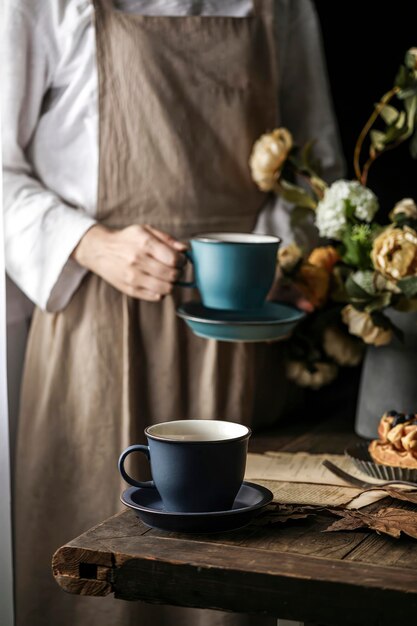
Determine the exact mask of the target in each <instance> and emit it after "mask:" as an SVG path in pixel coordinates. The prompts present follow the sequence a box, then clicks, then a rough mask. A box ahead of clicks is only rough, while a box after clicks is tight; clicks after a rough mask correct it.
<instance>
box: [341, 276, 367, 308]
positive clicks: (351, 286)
mask: <svg viewBox="0 0 417 626" xmlns="http://www.w3.org/2000/svg"><path fill="white" fill-rule="evenodd" d="M346 291H347V294H348V296H349V298H351V299H352V300H353V301H358V302H367V301H368V300H369V299H370V296H369V293H367V292H366V291H365V289H363V288H362V287H361V286H360V285H358V283H357V282H356V281H355V280H354V278H353V275H350V276H349V278H348V279H347V281H346Z"/></svg>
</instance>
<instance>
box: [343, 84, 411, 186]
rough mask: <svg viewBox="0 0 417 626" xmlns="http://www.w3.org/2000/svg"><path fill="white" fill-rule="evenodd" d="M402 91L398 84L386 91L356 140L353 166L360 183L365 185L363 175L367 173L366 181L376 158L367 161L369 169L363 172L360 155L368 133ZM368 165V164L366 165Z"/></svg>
mask: <svg viewBox="0 0 417 626" xmlns="http://www.w3.org/2000/svg"><path fill="white" fill-rule="evenodd" d="M399 91H400V88H399V87H398V86H396V87H393V88H392V89H391V90H390V91H388V93H386V94H385V95H384V96H383V97H382V98H381V101H380V102H379V103H378V105H377V106H376V107H375V109H374V111H373V113H372V115H371V116H370V118H369V119H368V121H367V122H366V124H365V126H364V127H363V129H362V131H361V133H360V135H359V137H358V140H357V142H356V146H355V151H354V153H353V166H354V168H355V174H356V178H357V179H358V181H359V182H360V183H362V185H364V184H365V183H364V182H363V180H362V177H363V175H364V174H366V177H365V182H366V178H367V176H368V171H369V168H370V166H371V165H372V162H373V161H374V160H375V159H372V161H371V162H370V163H369V164H368V161H367V169H366V172H365V168H364V173H362V171H361V168H360V155H361V152H362V146H363V142H364V141H365V139H366V136H367V134H368V133H369V131H370V130H371V128H372V126H373V125H374V123H375V121H376V120H377V119H378V117H379V115H380V113H381V111H382V109H383V108H384V107H385V106H386V105H387V104H388V102H389V101H390V100H392V98H393V97H394V96H395V95H396V94H397V93H398V92H399ZM365 167H366V165H365Z"/></svg>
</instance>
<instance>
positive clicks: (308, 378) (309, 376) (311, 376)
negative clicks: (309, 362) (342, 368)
mask: <svg viewBox="0 0 417 626" xmlns="http://www.w3.org/2000/svg"><path fill="white" fill-rule="evenodd" d="M314 369H315V371H314V372H311V371H310V370H309V369H308V368H307V367H306V364H305V363H302V362H301V361H289V362H288V363H287V377H288V378H289V380H292V381H294V382H295V383H296V384H297V385H299V386H300V387H311V388H312V389H320V387H323V386H324V385H328V384H329V383H331V382H332V381H333V380H334V379H335V378H336V376H337V372H338V369H337V366H336V365H335V364H334V363H325V362H318V363H315V364H314Z"/></svg>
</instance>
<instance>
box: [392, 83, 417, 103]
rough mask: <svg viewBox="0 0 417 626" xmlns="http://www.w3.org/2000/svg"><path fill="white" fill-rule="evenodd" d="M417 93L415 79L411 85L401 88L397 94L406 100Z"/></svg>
mask: <svg viewBox="0 0 417 626" xmlns="http://www.w3.org/2000/svg"><path fill="white" fill-rule="evenodd" d="M415 95H417V82H416V81H413V82H412V83H411V84H410V86H409V87H407V88H404V89H401V91H399V92H398V94H397V96H398V98H399V99H400V100H405V99H406V98H411V97H412V96H415Z"/></svg>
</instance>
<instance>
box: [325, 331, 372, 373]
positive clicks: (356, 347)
mask: <svg viewBox="0 0 417 626" xmlns="http://www.w3.org/2000/svg"><path fill="white" fill-rule="evenodd" d="M323 348H324V351H325V353H326V354H327V356H329V357H331V358H332V359H334V361H336V363H337V364H338V365H342V366H352V367H353V366H355V365H359V363H360V362H361V360H362V357H363V352H364V349H363V344H362V342H360V341H359V339H355V338H354V337H351V336H350V335H348V334H347V333H346V332H343V331H342V330H340V328H338V327H337V326H329V327H328V328H326V330H325V331H324V334H323Z"/></svg>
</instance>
